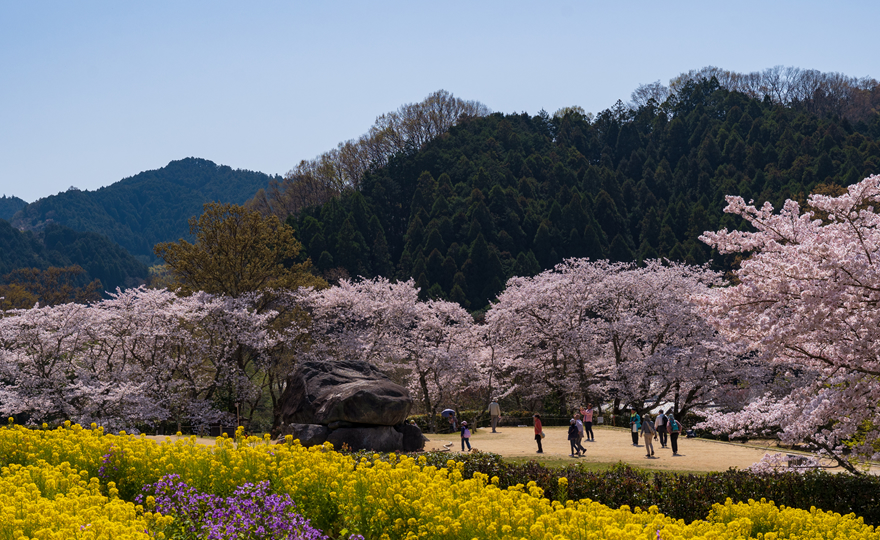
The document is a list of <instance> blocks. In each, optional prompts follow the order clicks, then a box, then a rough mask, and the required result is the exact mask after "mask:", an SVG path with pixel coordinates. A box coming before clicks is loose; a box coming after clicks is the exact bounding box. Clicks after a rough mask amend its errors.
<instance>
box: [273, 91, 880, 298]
mask: <svg viewBox="0 0 880 540" xmlns="http://www.w3.org/2000/svg"><path fill="white" fill-rule="evenodd" d="M868 86H870V85H868ZM664 91H665V92H666V93H665V95H663V96H661V97H663V102H662V103H661V102H658V101H657V99H654V98H652V97H648V98H647V99H645V100H643V103H642V104H641V105H640V106H631V107H627V106H624V104H623V103H622V102H618V104H617V105H616V106H615V107H613V108H612V109H609V110H605V111H603V112H601V113H599V114H598V115H596V116H595V117H593V116H592V115H587V114H584V113H583V111H582V110H580V109H579V108H576V107H575V108H570V109H567V110H562V111H559V112H558V113H557V114H556V115H554V116H552V117H551V116H550V115H549V114H547V113H544V112H543V111H542V112H541V113H540V114H538V115H537V116H529V115H528V114H511V115H504V114H492V115H489V116H486V117H482V118H470V119H466V121H462V122H460V123H459V124H458V125H456V126H454V127H451V129H449V131H448V132H447V133H446V134H445V135H441V136H439V137H437V138H435V139H434V140H432V141H430V142H428V143H426V144H425V145H423V146H422V147H421V149H420V150H417V149H415V148H412V149H410V150H409V151H404V152H400V153H398V154H397V155H396V156H395V157H393V158H391V159H388V160H387V163H385V164H384V165H383V166H381V167H373V168H371V169H369V170H367V171H366V173H365V174H364V175H363V177H362V179H361V180H360V182H359V185H358V186H357V188H358V189H355V188H349V189H346V190H344V191H342V192H341V195H339V196H337V197H335V198H333V199H331V200H330V201H329V202H327V203H325V204H323V205H321V206H313V207H310V208H307V209H305V210H302V211H301V212H299V214H298V215H296V216H291V217H290V218H289V222H290V223H292V224H293V225H294V226H295V228H296V230H297V236H298V237H299V238H300V239H301V240H302V241H303V244H304V247H305V249H304V250H303V253H304V254H307V255H308V256H310V257H311V258H312V260H313V261H314V263H315V264H316V266H317V268H318V269H320V270H321V271H323V272H325V275H326V276H328V277H329V278H331V279H332V278H333V277H334V276H341V275H346V274H348V275H351V276H358V275H362V276H365V277H371V276H376V275H383V276H391V277H396V278H408V277H414V278H415V279H416V280H417V282H418V285H419V286H420V287H421V289H422V294H423V295H425V296H428V297H436V298H445V299H450V300H454V301H457V302H460V303H461V304H462V305H464V306H466V307H468V308H469V309H471V310H479V309H481V308H483V307H485V306H486V305H487V303H488V302H489V301H490V300H491V299H492V298H494V297H495V295H496V294H497V293H498V292H499V291H501V289H502V287H503V284H504V283H505V281H506V279H507V278H509V277H510V276H512V275H534V274H536V273H538V272H539V271H541V270H542V269H546V268H549V267H551V266H553V265H554V264H556V263H558V262H560V261H561V260H562V259H563V258H566V257H591V258H609V259H611V260H615V261H633V260H643V259H647V258H654V257H668V258H670V259H674V260H683V261H687V262H690V263H704V262H706V261H708V260H710V258H713V259H714V264H715V266H716V267H719V268H726V267H729V265H730V264H732V262H733V261H732V260H730V259H724V258H721V257H718V256H717V254H713V253H712V252H711V250H710V249H709V248H708V247H707V246H706V245H704V244H703V243H701V242H700V241H698V240H697V237H698V236H699V235H700V234H701V233H702V232H703V231H705V230H710V229H719V228H723V227H729V228H734V229H736V228H740V227H744V224H743V223H744V222H743V221H742V220H741V219H740V218H735V217H733V216H731V215H725V214H723V212H722V209H723V208H724V206H725V200H724V196H725V195H728V194H736V195H742V196H743V197H745V198H746V199H747V200H748V199H749V198H753V199H755V200H756V201H765V200H768V201H770V202H772V203H773V204H775V205H778V204H779V203H780V202H781V201H783V200H784V199H786V198H794V199H800V200H804V199H805V198H806V195H807V194H808V193H810V192H813V191H815V190H824V191H826V192H835V191H836V190H839V189H840V186H845V185H848V184H850V183H853V182H856V181H859V180H861V179H862V178H863V177H865V176H867V175H869V174H872V173H877V172H880V144H878V139H880V114H878V108H877V106H876V104H877V103H880V89H878V87H877V86H876V83H874V86H870V87H869V88H867V89H856V90H853V92H855V94H853V95H857V96H858V97H859V99H860V100H861V101H860V103H861V104H862V105H864V104H865V103H867V105H864V106H863V107H861V108H860V109H859V114H845V115H843V116H840V115H837V114H836V113H835V111H836V110H840V109H841V108H840V107H837V108H835V107H824V108H821V109H817V108H816V107H813V106H812V105H811V102H809V100H806V101H805V100H804V99H792V100H790V101H789V102H787V103H783V102H780V101H779V100H776V101H774V99H772V98H771V96H769V95H765V96H764V98H763V99H758V98H756V97H750V96H749V95H747V94H746V93H743V92H740V91H732V90H729V89H727V88H725V87H722V86H721V85H720V84H719V82H718V80H717V79H716V78H715V77H712V78H709V79H706V78H694V79H691V80H686V81H682V82H680V84H678V85H676V86H675V91H674V92H673V91H670V90H669V89H665V87H664ZM847 95H849V94H847ZM823 96H824V98H823V99H825V98H827V96H825V94H823ZM840 99H843V98H840ZM634 101H636V100H635V94H634ZM843 110H844V111H845V112H846V111H850V109H845V108H844V109H843ZM713 255H714V257H713Z"/></svg>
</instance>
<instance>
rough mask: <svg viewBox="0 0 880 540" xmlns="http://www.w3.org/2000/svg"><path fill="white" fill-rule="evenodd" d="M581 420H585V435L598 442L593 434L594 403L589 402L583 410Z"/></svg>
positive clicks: (588, 438) (589, 439)
mask: <svg viewBox="0 0 880 540" xmlns="http://www.w3.org/2000/svg"><path fill="white" fill-rule="evenodd" d="M581 420H583V422H584V437H586V439H587V440H588V441H592V442H596V439H595V436H594V435H593V404H592V403H587V407H586V408H585V409H583V410H582V411H581Z"/></svg>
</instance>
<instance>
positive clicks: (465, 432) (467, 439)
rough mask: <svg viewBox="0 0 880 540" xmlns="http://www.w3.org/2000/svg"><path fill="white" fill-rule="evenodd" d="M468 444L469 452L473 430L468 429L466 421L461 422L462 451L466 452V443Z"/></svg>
mask: <svg viewBox="0 0 880 540" xmlns="http://www.w3.org/2000/svg"><path fill="white" fill-rule="evenodd" d="M465 444H467V449H468V452H470V450H471V430H470V429H468V424H467V422H466V421H462V422H461V451H462V452H464V445H465Z"/></svg>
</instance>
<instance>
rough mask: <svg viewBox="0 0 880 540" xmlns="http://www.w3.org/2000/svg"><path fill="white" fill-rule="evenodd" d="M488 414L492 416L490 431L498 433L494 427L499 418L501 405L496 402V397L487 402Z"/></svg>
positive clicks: (496, 425)
mask: <svg viewBox="0 0 880 540" xmlns="http://www.w3.org/2000/svg"><path fill="white" fill-rule="evenodd" d="M489 416H491V417H492V433H498V432H497V431H495V428H496V427H498V420H499V419H500V418H501V405H499V404H498V398H495V399H493V400H492V403H490V404H489Z"/></svg>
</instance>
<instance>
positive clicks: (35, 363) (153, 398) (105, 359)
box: [0, 288, 300, 428]
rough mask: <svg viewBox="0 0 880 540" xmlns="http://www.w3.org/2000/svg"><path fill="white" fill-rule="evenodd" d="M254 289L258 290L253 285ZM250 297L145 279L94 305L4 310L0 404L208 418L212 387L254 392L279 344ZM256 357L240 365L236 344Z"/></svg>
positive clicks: (21, 409)
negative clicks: (159, 286)
mask: <svg viewBox="0 0 880 540" xmlns="http://www.w3.org/2000/svg"><path fill="white" fill-rule="evenodd" d="M255 294H256V293H255ZM254 303H255V301H254V299H252V298H249V297H248V296H247V295H243V296H242V297H240V298H229V297H218V296H213V295H209V294H206V293H196V294H193V295H191V296H187V297H179V296H177V295H175V294H174V293H172V292H169V291H167V290H152V289H145V288H137V289H129V290H127V291H125V292H117V293H116V294H113V295H111V296H110V298H108V299H106V300H102V301H100V302H97V303H94V304H91V305H82V304H62V305H58V306H45V307H40V306H37V307H35V308H33V309H28V310H10V311H7V312H5V313H4V317H2V318H0V380H2V383H0V411H2V412H3V413H4V414H27V415H29V417H30V419H31V420H32V421H40V420H43V419H71V420H75V421H77V422H80V423H90V422H93V421H94V422H97V423H100V424H102V425H104V426H106V427H108V428H119V427H130V426H133V425H136V424H152V423H155V422H160V421H167V420H175V421H177V422H178V424H179V423H181V422H184V421H186V422H196V423H213V422H216V421H218V420H220V419H221V418H222V417H223V413H222V412H220V411H219V410H217V408H216V404H217V393H218V392H220V391H222V390H223V389H232V391H234V392H236V393H237V395H240V396H244V397H248V396H253V395H258V394H259V393H260V392H261V387H260V385H259V384H258V382H259V380H260V378H259V374H260V373H261V371H265V370H266V369H267V366H268V365H269V363H270V361H271V360H270V358H271V354H268V353H269V351H272V350H273V349H274V348H276V347H278V346H279V344H283V343H287V342H289V341H291V340H294V339H296V338H297V334H298V333H299V332H300V331H299V329H298V327H296V326H295V325H288V326H286V327H285V328H284V331H283V332H282V331H279V330H278V329H277V328H275V327H274V326H273V325H272V321H273V317H274V312H273V311H272V310H263V312H260V313H256V312H255V311H254V309H253V305H254ZM241 347H247V348H248V349H249V350H250V351H253V354H252V355H250V357H251V358H253V359H254V360H253V364H252V365H250V366H247V367H248V369H247V370H246V371H243V370H242V369H241V366H240V363H239V362H238V361H237V358H238V356H237V355H236V351H237V350H239V349H240V348H241Z"/></svg>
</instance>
